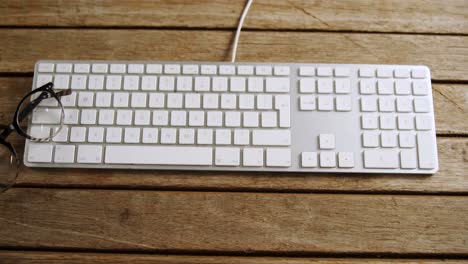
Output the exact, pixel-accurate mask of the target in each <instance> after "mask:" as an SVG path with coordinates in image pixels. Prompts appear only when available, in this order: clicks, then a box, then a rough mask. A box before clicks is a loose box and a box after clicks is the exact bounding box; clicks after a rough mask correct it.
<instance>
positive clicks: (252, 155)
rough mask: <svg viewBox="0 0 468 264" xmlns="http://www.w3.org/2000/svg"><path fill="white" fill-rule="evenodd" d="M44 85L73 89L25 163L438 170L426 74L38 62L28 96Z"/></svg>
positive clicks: (322, 67)
mask: <svg viewBox="0 0 468 264" xmlns="http://www.w3.org/2000/svg"><path fill="white" fill-rule="evenodd" d="M47 82H53V83H54V88H55V89H57V90H59V89H67V88H71V89H72V90H73V94H72V95H70V96H67V97H64V98H62V102H63V105H64V107H65V124H66V127H64V129H62V130H61V131H60V133H59V134H58V135H56V136H55V137H54V138H53V140H52V141H50V142H40V143H38V142H30V141H29V140H27V141H26V148H25V154H24V163H25V164H26V165H27V166H32V167H72V168H125V169H128V168H134V169H176V170H180V169H189V170H236V171H299V172H353V173H357V172H359V173H425V174H429V173H435V172H436V171H437V170H438V161H437V147H436V134H435V125H434V108H433V101H432V89H431V82H430V72H429V69H428V68H427V67H424V66H401V65H345V64H298V63H294V64H292V63H233V64H229V63H213V62H129V61H39V62H38V63H37V64H36V66H35V73H34V82H33V88H36V87H39V86H41V85H43V84H45V83H47ZM41 113H43V112H41V111H38V112H37V113H34V115H40V114H41ZM38 120H39V121H38ZM40 120H42V119H41V118H40V117H39V118H32V119H31V120H30V121H29V129H34V126H38V125H41V124H40Z"/></svg>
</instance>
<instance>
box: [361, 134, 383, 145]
mask: <svg viewBox="0 0 468 264" xmlns="http://www.w3.org/2000/svg"><path fill="white" fill-rule="evenodd" d="M362 145H363V147H366V148H376V147H378V146H379V133H378V132H376V131H365V132H363V133H362Z"/></svg>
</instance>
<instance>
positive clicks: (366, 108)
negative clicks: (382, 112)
mask: <svg viewBox="0 0 468 264" xmlns="http://www.w3.org/2000/svg"><path fill="white" fill-rule="evenodd" d="M361 111H362V112H376V111H377V98H376V97H374V96H363V97H361Z"/></svg>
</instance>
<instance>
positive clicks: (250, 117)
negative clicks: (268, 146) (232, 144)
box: [243, 112, 259, 127]
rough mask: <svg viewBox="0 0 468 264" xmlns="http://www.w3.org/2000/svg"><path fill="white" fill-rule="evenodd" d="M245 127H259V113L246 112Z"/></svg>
mask: <svg viewBox="0 0 468 264" xmlns="http://www.w3.org/2000/svg"><path fill="white" fill-rule="evenodd" d="M243 119H244V127H258V125H259V122H258V113H257V112H244V118H243Z"/></svg>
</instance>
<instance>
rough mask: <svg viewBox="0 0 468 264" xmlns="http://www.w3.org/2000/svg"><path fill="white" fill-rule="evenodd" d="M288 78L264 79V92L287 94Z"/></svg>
mask: <svg viewBox="0 0 468 264" xmlns="http://www.w3.org/2000/svg"><path fill="white" fill-rule="evenodd" d="M289 83H290V80H289V78H283V77H270V78H266V86H265V90H266V91H267V92H269V93H287V92H289Z"/></svg>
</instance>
